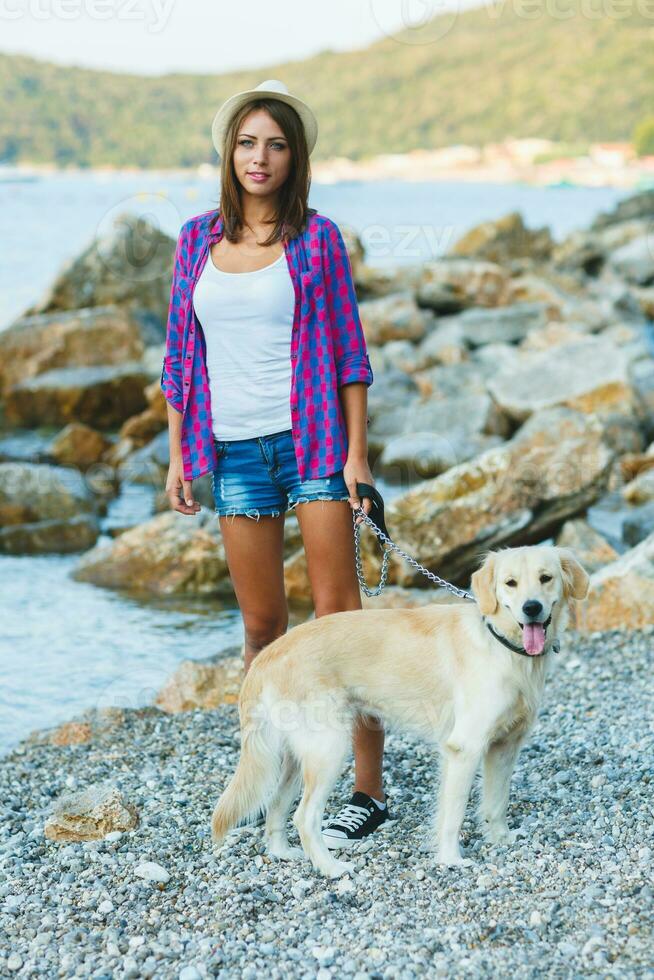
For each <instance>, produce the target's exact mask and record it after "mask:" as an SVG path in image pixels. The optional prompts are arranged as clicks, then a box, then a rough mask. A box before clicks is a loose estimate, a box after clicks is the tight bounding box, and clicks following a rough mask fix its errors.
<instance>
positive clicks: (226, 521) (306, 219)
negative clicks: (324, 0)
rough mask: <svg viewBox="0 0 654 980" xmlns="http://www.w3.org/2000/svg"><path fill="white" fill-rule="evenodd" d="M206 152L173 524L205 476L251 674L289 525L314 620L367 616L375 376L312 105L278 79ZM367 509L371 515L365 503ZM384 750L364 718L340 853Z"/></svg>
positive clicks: (177, 350) (370, 795)
mask: <svg viewBox="0 0 654 980" xmlns="http://www.w3.org/2000/svg"><path fill="white" fill-rule="evenodd" d="M212 136H213V141H214V145H215V147H216V150H217V151H218V153H219V155H220V157H221V194H220V207H219V208H218V209H217V210H215V211H210V212H206V213H204V214H201V215H198V216H196V217H194V218H190V219H189V220H188V221H187V222H186V223H185V224H184V225H183V227H182V230H181V232H180V235H179V240H178V243H177V249H176V253H175V264H174V272H173V283H172V290H171V298H170V309H169V315H168V328H167V335H166V354H165V357H164V366H163V372H162V376H161V386H162V389H163V392H164V394H165V396H166V400H167V401H168V404H169V407H168V422H169V441H170V468H169V472H168V479H167V482H166V493H167V494H168V496H169V499H170V504H171V507H172V509H173V510H177V511H179V512H180V513H182V514H189V515H193V514H196V513H197V512H198V510H199V509H200V505H199V503H197V502H196V501H194V500H193V495H192V480H193V479H195V478H197V477H199V476H202V475H203V474H204V473H208V472H211V473H212V479H213V493H214V498H215V511H216V514H217V515H218V517H219V521H220V528H221V532H222V536H223V541H224V546H225V554H226V559H227V564H228V567H229V573H230V578H231V580H232V584H233V586H234V592H235V594H236V598H237V601H238V604H239V608H240V611H241V615H242V617H243V625H244V634H245V646H244V653H245V669H246V671H247V669H248V668H249V666H250V664H251V663H252V660H253V659H254V657H255V656H256V655H257V653H258V652H259V651H260V650H261V649H262V648H263V647H265V646H266V645H267V644H268V643H270V642H271V641H272V640H274V639H275V638H276V637H278V636H280V635H281V634H283V633H285V632H286V629H287V627H288V608H287V603H286V594H285V589H284V569H283V544H284V516H285V511H286V510H287V509H294V510H295V512H296V515H297V520H298V524H299V526H300V530H301V533H302V539H303V543H304V549H305V553H306V559H307V568H308V574H309V579H310V583H311V590H312V595H313V600H314V607H315V615H316V617H318V616H324V615H327V614H328V613H333V612H339V611H342V610H347V609H360V608H361V596H360V592H359V585H358V581H357V576H356V567H355V560H354V535H353V528H352V513H351V510H350V508H358V507H359V506H360V501H359V498H358V497H357V487H356V484H357V481H359V482H362V483H368V484H370V485H373V486H374V481H373V477H372V474H371V472H370V468H369V465H368V458H367V455H368V449H367V433H366V424H367V421H368V419H367V415H366V410H367V387H368V385H370V384H372V380H373V375H372V369H371V367H370V361H369V359H368V354H367V351H366V345H365V339H364V335H363V330H362V327H361V322H360V319H359V314H358V308H357V302H356V295H355V292H354V285H353V282H352V274H351V266H350V263H349V259H348V256H347V251H346V249H345V245H344V243H343V239H342V236H341V233H340V231H339V229H338V227H337V225H336V224H335V223H334V222H333V221H331V220H330V219H329V218H327V217H326V216H324V215H320V214H318V213H317V212H316V211H315V210H313V209H310V208H308V205H307V199H308V193H309V186H310V182H311V180H310V166H309V156H310V154H311V151H312V150H313V148H314V146H315V142H316V138H317V123H316V119H315V116H314V115H313V113H312V112H311V110H310V109H309V107H308V106H307V105H306V104H305V103H304V102H302V101H301V100H300V99H298V98H296V97H295V96H292V95H290V94H289V93H288V90H287V88H286V86H285V85H284V84H283V83H282V82H279V81H277V80H275V79H271V80H269V81H267V82H263V83H262V84H261V85H259V86H257V88H256V89H252V90H249V91H247V92H241V93H238V94H237V95H235V96H233V97H232V98H231V99H228V100H227V101H226V102H225V103H224V104H223V105H222V106H221V108H220V109H219V111H218V113H217V114H216V117H215V119H214V123H213V127H212ZM180 491H181V492H182V495H183V499H181V498H180ZM348 503H349V505H350V506H349V507H348ZM361 506H362V507H363V509H364V511H365V513H368V512H369V510H370V506H371V501H370V500H369V499H368V498H364V499H363V501H362V502H361ZM356 520H357V523H358V522H360V521H361V517H360V516H359V517H358V518H357V519H356ZM383 749H384V732H383V729H382V728H381V725H380V724H379V722H378V721H377V720H376V719H374V718H369V717H366V718H364V719H362V720H361V722H360V723H359V725H358V726H357V728H356V730H355V732H354V759H355V785H354V793H353V795H352V798H351V799H350V801H349V802H348V803H347V804H346V805H345V806H344V807H343V808H342V809H341V811H340V812H339V814H338V815H337V817H336V818H335V820H333V821H332V822H331V823H330V824H329V825H328V826H327V827H326V828H325V831H324V835H325V841H326V843H327V844H328V846H330V847H331V848H333V849H339V848H341V847H348V846H350V845H351V844H353V843H354V842H356V841H357V840H359V839H361V838H362V837H365V836H367V835H368V834H369V833H371V832H372V831H373V830H375V829H376V828H377V827H378V826H379V825H380V823H383V822H384V820H386V819H388V807H387V805H386V799H385V795H384V790H383V786H382V773H381V767H382V756H383ZM259 822H261V820H259Z"/></svg>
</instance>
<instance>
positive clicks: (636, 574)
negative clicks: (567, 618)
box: [575, 534, 654, 632]
mask: <svg viewBox="0 0 654 980" xmlns="http://www.w3.org/2000/svg"><path fill="white" fill-rule="evenodd" d="M576 606H577V608H576V611H575V625H576V628H577V629H579V630H584V631H589V632H593V631H595V630H609V629H641V628H642V627H644V626H648V625H650V624H652V623H654V534H650V535H649V536H648V537H647V538H645V540H644V541H642V542H641V543H640V544H639V545H636V547H635V548H632V549H631V550H630V551H627V552H625V554H624V555H621V556H620V558H618V559H617V560H616V561H614V562H612V563H611V564H610V565H606V566H605V567H604V568H601V569H600V570H599V571H597V572H595V574H594V575H591V579H590V588H589V592H588V598H587V599H586V600H585V601H584V602H583V603H581V604H576Z"/></svg>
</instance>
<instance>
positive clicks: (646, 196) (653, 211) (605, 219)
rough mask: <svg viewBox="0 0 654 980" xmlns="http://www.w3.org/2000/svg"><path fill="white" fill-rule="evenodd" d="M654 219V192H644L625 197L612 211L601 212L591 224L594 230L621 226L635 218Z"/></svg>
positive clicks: (650, 190)
mask: <svg viewBox="0 0 654 980" xmlns="http://www.w3.org/2000/svg"><path fill="white" fill-rule="evenodd" d="M653 217H654V190H652V189H648V190H642V191H638V192H637V193H635V194H630V195H629V196H628V197H623V198H621V199H620V200H619V201H617V202H616V204H615V205H614V206H613V208H612V209H611V210H610V211H600V213H599V214H598V215H596V216H595V218H594V219H593V222H592V224H591V226H590V227H591V228H592V229H593V230H600V229H602V228H607V227H609V226H610V225H616V224H621V223H622V222H624V221H631V220H633V219H634V218H653Z"/></svg>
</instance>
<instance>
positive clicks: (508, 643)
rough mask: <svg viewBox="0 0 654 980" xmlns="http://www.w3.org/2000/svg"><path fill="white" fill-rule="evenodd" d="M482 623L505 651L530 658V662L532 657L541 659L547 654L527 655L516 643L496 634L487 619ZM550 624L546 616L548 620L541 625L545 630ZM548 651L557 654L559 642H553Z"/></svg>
mask: <svg viewBox="0 0 654 980" xmlns="http://www.w3.org/2000/svg"><path fill="white" fill-rule="evenodd" d="M484 622H485V624H486V627H487V628H488V630H489V632H490V633H492V635H493V636H494V637H495V639H496V640H497V641H498V643H501V644H502V645H503V646H505V647H506V648H507V650H513V652H514V653H519V654H520V655H521V656H523V657H530V658H531V659H532V660H533V659H534V657H543V656H544V655H545V654H546V653H547V651H546V650H543V652H542V653H536V654H533V653H527V651H526V650H525V648H524V647H519V646H518V645H517V643H512V642H511V640H509V638H508V637H506V636H503V635H502V633H498V632H497V630H496V629H494V628H493V626H491V624H490V623H489V622H488V620H487V619H484ZM551 622H552V617H551V616H548V618H547V619H546V620H545V622H544V623H543V626H544V627H545V629H547V627H548V626H549V625H550V623H551ZM550 649H551V650H552V651H553V653H558V652H559V650H560V649H561V647H560V644H559V641H558V640H553V641H552V645H551V647H550Z"/></svg>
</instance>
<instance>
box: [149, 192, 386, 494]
mask: <svg viewBox="0 0 654 980" xmlns="http://www.w3.org/2000/svg"><path fill="white" fill-rule="evenodd" d="M216 218H217V220H216V222H215V224H214V226H213V230H210V226H211V224H212V222H213V221H214V219H216ZM222 233H223V220H222V217H221V216H220V215H219V214H218V212H217V211H216V210H213V211H205V212H204V213H203V214H199V215H196V216H195V217H193V218H189V219H188V221H186V222H185V223H184V224H183V225H182V229H181V231H180V233H179V238H178V241H177V247H176V250H175V260H174V266H173V280H172V288H171V292H170V306H169V310H168V323H167V328H166V352H165V355H164V363H163V371H162V373H161V389H162V391H163V393H164V396H165V398H166V400H167V401H168V402H170V404H171V405H172V406H173V408H175V409H176V410H177V411H178V412H180V413H181V414H182V415H183V419H182V428H181V449H182V460H183V464H184V479H185V480H193V479H196V478H198V477H200V476H203V475H204V474H205V473H209V472H211V471H212V470H213V469H215V466H216V462H217V459H216V449H215V444H214V438H213V431H212V412H211V395H210V390H209V379H208V375H207V365H206V343H205V338H204V334H203V332H202V327H201V324H200V322H199V320H198V319H197V316H196V314H195V310H194V308H193V292H194V289H195V285H196V283H197V281H198V279H199V278H200V274H201V273H202V270H203V268H204V265H205V262H206V261H207V257H208V255H209V248H210V246H211V245H212V244H213V243H214V242H217V241H220V239H221V238H222ZM284 251H285V253H286V259H287V262H288V267H289V271H290V275H291V279H292V281H293V286H294V289H295V315H294V319H293V329H292V334H291V350H290V356H291V364H292V366H293V371H292V378H291V392H290V408H291V431H292V434H293V442H294V443H295V455H296V458H297V463H298V471H299V474H300V479H302V480H307V479H315V478H317V477H324V476H329V475H330V474H332V473H335V472H336V471H337V470H340V469H342V468H343V466H344V465H345V461H346V459H347V429H346V425H345V419H344V416H343V411H342V407H341V403H340V399H339V396H338V389H339V388H340V387H341V386H342V385H345V384H348V383H350V382H352V381H363V382H365V384H367V385H371V384H372V382H373V373H372V368H371V366H370V359H369V357H368V352H367V349H366V342H365V338H364V334H363V328H362V326H361V320H360V318H359V310H358V306H357V299H356V294H355V290H354V283H353V280H352V268H351V265H350V259H349V256H348V254H347V250H346V248H345V243H344V241H343V237H342V235H341V232H340V230H339V228H338V226H337V225H336V224H335V223H334V222H333V221H332V220H331V219H330V218H327V217H325V215H321V214H318V212H317V211H313V210H311V212H310V214H309V217H308V219H307V225H306V228H305V231H304V232H303V233H302V234H300V235H298V236H297V237H296V238H291V239H289V240H288V241H286V242H285V243H284Z"/></svg>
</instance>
